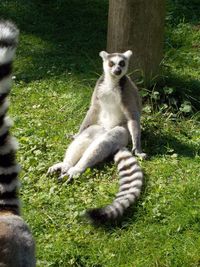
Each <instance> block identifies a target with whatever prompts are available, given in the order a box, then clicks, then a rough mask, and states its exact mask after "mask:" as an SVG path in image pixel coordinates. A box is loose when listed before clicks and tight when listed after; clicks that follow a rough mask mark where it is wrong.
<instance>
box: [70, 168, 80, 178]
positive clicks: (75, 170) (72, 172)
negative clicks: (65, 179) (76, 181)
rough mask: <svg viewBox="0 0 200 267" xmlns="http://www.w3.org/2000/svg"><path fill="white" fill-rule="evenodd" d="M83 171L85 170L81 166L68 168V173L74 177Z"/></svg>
mask: <svg viewBox="0 0 200 267" xmlns="http://www.w3.org/2000/svg"><path fill="white" fill-rule="evenodd" d="M82 172H83V170H82V169H81V168H78V167H76V166H74V167H71V168H70V169H69V170H68V172H67V174H68V176H69V178H74V177H78V176H79V175H80V174H81V173H82Z"/></svg>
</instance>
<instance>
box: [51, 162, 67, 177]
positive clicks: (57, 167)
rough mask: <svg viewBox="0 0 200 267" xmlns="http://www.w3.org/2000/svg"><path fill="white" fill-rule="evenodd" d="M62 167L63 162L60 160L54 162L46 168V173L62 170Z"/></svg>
mask: <svg viewBox="0 0 200 267" xmlns="http://www.w3.org/2000/svg"><path fill="white" fill-rule="evenodd" d="M62 167H63V163H62V162H59V163H56V164H54V165H53V166H51V167H50V168H49V169H48V171H47V175H52V174H53V173H55V172H59V171H61V170H62Z"/></svg>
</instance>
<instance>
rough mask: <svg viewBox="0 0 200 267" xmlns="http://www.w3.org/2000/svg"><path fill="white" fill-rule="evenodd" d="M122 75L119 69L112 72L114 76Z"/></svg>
mask: <svg viewBox="0 0 200 267" xmlns="http://www.w3.org/2000/svg"><path fill="white" fill-rule="evenodd" d="M121 73H122V70H121V69H120V68H116V69H115V70H114V74H115V75H120V74H121Z"/></svg>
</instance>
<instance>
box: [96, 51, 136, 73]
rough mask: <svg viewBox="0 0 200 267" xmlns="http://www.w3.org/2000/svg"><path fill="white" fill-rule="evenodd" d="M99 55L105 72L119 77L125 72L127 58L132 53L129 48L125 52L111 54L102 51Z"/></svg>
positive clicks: (126, 69)
mask: <svg viewBox="0 0 200 267" xmlns="http://www.w3.org/2000/svg"><path fill="white" fill-rule="evenodd" d="M99 55H100V57H102V59H103V69H104V72H105V74H110V75H111V76H113V77H116V78H121V77H122V76H124V75H125V74H126V73H127V71H128V64H129V59H130V57H131V55H132V51H131V50H128V51H126V52H125V53H113V54H108V53H107V52H105V51H102V52H100V54H99Z"/></svg>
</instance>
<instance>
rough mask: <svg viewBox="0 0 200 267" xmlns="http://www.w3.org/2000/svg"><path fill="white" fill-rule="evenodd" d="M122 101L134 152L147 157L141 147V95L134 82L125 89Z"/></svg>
mask: <svg viewBox="0 0 200 267" xmlns="http://www.w3.org/2000/svg"><path fill="white" fill-rule="evenodd" d="M128 82H130V80H128ZM129 86H130V87H129ZM129 88H130V89H129ZM122 103H123V111H124V114H125V116H126V119H127V126H128V130H129V133H130V135H131V140H132V152H134V154H135V155H137V156H139V157H141V158H145V157H146V154H145V153H143V152H142V148H141V128H140V111H141V103H140V97H139V94H138V90H137V87H136V86H135V85H134V84H133V83H132V82H130V83H129V84H128V85H127V90H126V91H124V94H123V97H122Z"/></svg>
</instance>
